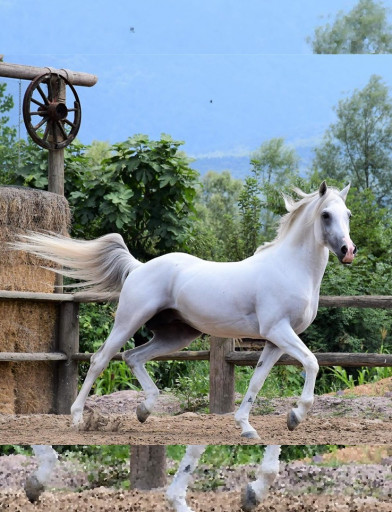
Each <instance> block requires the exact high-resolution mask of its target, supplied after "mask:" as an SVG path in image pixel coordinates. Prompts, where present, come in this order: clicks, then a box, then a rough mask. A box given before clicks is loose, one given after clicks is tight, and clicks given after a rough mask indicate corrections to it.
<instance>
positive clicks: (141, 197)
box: [4, 135, 198, 260]
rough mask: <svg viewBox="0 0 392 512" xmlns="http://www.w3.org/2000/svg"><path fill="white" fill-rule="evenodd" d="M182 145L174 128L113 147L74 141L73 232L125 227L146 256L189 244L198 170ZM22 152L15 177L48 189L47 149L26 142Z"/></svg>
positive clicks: (69, 166) (92, 234)
mask: <svg viewBox="0 0 392 512" xmlns="http://www.w3.org/2000/svg"><path fill="white" fill-rule="evenodd" d="M181 144H182V142H178V141H174V140H173V139H171V137H169V136H168V135H162V137H161V140H159V141H151V140H149V138H148V137H147V136H145V135H136V136H134V137H132V138H129V139H127V140H126V141H125V142H122V143H119V144H115V145H114V146H113V147H112V148H110V147H108V146H107V145H106V144H98V143H95V144H94V145H92V146H90V147H86V146H84V145H82V144H80V143H78V142H74V143H73V144H72V145H71V146H69V147H68V148H67V149H66V152H65V192H66V197H67V199H68V201H69V203H70V206H71V209H72V213H73V226H72V235H73V236H78V237H83V238H86V239H90V238H96V237H98V236H101V235H104V234H107V233H112V232H118V233H120V234H121V235H122V236H123V238H124V240H125V242H126V243H127V245H128V246H129V247H130V249H131V250H132V252H133V254H134V255H135V257H137V258H140V259H144V260H145V259H148V258H150V257H152V256H157V255H159V254H162V253H164V252H168V251H175V250H184V249H186V247H187V244H188V243H189V242H190V241H191V239H192V238H193V236H194V233H193V231H192V227H193V224H192V222H193V218H194V214H193V211H194V206H193V203H194V200H195V195H196V189H197V181H196V180H197V176H198V174H197V172H196V171H194V170H193V169H191V168H190V167H189V164H190V160H189V159H188V158H187V157H186V156H185V154H184V153H183V152H181V151H180V150H179V146H180V145H181ZM102 157H104V159H103V160H101V158H102ZM21 158H22V165H21V167H20V168H15V169H14V170H13V173H12V176H11V177H7V179H8V182H9V183H12V184H16V185H22V186H30V187H34V188H46V187H47V154H46V152H44V151H42V150H41V149H38V148H37V146H36V145H34V144H32V143H30V142H29V143H25V142H23V143H22V148H21ZM4 179H5V177H4Z"/></svg>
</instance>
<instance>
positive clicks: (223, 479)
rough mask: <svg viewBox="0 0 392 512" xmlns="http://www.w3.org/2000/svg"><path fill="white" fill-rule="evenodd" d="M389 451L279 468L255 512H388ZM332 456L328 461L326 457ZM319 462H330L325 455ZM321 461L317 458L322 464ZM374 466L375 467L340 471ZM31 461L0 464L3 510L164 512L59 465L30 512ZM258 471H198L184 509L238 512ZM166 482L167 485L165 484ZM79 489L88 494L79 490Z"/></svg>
mask: <svg viewBox="0 0 392 512" xmlns="http://www.w3.org/2000/svg"><path fill="white" fill-rule="evenodd" d="M391 452H392V447H382V448H380V446H376V447H366V449H364V448H363V447H348V448H345V449H343V450H339V451H338V453H335V454H333V456H334V458H335V461H336V462H337V463H338V465H337V466H322V465H316V464H310V463H308V462H305V461H294V462H290V463H283V462H282V463H281V464H280V472H279V475H278V477H277V479H276V481H275V483H274V484H273V487H272V488H271V491H270V492H269V494H268V496H267V497H266V499H265V501H264V502H263V503H262V504H261V505H260V506H259V507H258V508H257V511H258V512H266V511H269V512H271V511H275V512H291V511H292V512H294V511H295V512H297V511H308V512H315V511H325V512H327V511H328V512H367V511H369V512H375V511H380V512H387V511H388V512H391V511H392V480H391V478H390V471H391V463H392V458H391V457H390V456H389V455H388V454H390V453H391ZM329 455H332V454H329ZM323 457H325V458H326V459H328V455H327V454H325V455H324V456H323ZM323 457H322V458H323ZM361 457H362V458H363V457H365V458H366V459H373V458H374V459H375V461H377V463H367V464H359V463H356V462H350V463H349V464H348V463H347V464H339V460H344V461H346V462H349V461H351V460H352V458H353V459H354V460H355V459H356V460H360V458H361ZM35 467H36V466H35V462H34V458H33V457H26V456H22V455H11V456H3V457H0V510H7V511H10V512H22V511H23V512H25V511H26V512H41V511H45V512H49V511H56V512H57V511H58V512H62V511H72V512H74V511H76V510H77V511H78V512H87V511H89V512H90V511H91V510H94V511H97V512H101V511H102V512H103V511H105V512H112V511H116V510H118V511H127V512H133V511H134V512H136V511H138V512H147V511H148V512H151V510H154V511H155V512H168V511H170V510H171V509H170V508H169V506H168V505H167V504H166V500H165V496H164V491H163V490H157V491H137V490H133V491H124V490H122V491H119V490H113V489H109V488H104V487H98V488H95V489H86V487H88V486H89V485H90V486H91V484H90V483H89V481H88V478H87V474H86V473H85V471H84V469H83V467H82V466H78V465H77V463H75V462H72V461H70V460H64V459H63V460H60V462H59V463H58V464H57V466H56V468H55V470H54V472H53V474H52V477H51V480H50V482H49V485H50V487H51V489H50V490H48V491H46V492H45V493H44V494H43V495H42V496H41V498H40V500H39V502H38V503H36V504H31V503H30V502H29V501H28V500H27V498H26V496H25V493H24V491H23V484H24V481H25V478H26V476H27V475H29V474H31V472H32V471H33V470H34V469H35ZM256 469H257V465H255V464H250V465H247V466H234V467H231V468H221V469H220V470H217V471H218V472H217V473H215V474H214V475H211V470H210V468H209V466H203V465H202V466H200V468H198V470H197V471H196V473H195V475H194V479H193V482H191V484H190V490H189V492H188V497H187V501H188V504H189V505H190V506H191V507H192V508H193V510H194V511H198V512H207V511H208V512H211V511H215V512H227V511H228V510H230V511H233V512H236V511H239V510H240V506H241V489H243V488H244V487H245V486H246V484H247V483H248V482H249V481H252V480H254V478H255V476H254V475H255V471H256ZM170 478H171V477H169V479H170ZM212 478H214V479H215V480H217V479H219V481H220V484H219V486H218V487H217V489H216V490H214V491H212V490H209V491H204V492H203V491H201V490H200V489H202V488H203V486H204V489H206V488H207V489H208V488H209V487H208V486H209V485H211V479H212ZM81 488H84V489H86V490H80V489H81Z"/></svg>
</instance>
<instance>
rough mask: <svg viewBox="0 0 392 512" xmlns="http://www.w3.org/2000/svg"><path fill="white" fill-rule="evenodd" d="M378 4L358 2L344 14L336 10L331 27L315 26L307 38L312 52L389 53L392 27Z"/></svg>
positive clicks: (384, 11) (369, 0)
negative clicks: (311, 34) (310, 35)
mask: <svg viewBox="0 0 392 512" xmlns="http://www.w3.org/2000/svg"><path fill="white" fill-rule="evenodd" d="M388 10H389V9H386V8H385V7H384V6H383V4H382V3H381V2H375V1H374V0H360V1H359V2H358V4H357V5H355V6H354V8H353V9H352V10H351V11H350V12H348V13H347V14H345V13H344V12H343V11H339V12H338V13H337V15H336V18H335V21H334V22H333V23H332V24H329V23H327V24H326V25H324V26H320V27H317V28H316V29H315V31H314V35H313V37H312V38H311V37H308V38H307V42H308V43H309V44H310V45H311V47H312V50H313V53H319V54H328V53H329V54H331V53H333V54H337V53H391V52H392V25H391V24H390V23H388V19H387V15H388Z"/></svg>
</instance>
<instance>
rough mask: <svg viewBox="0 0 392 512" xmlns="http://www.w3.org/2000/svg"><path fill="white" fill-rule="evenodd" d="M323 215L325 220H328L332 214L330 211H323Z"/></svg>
mask: <svg viewBox="0 0 392 512" xmlns="http://www.w3.org/2000/svg"><path fill="white" fill-rule="evenodd" d="M321 217H322V218H323V219H324V220H328V219H329V218H330V217H331V216H330V215H329V213H328V212H323V213H322V214H321Z"/></svg>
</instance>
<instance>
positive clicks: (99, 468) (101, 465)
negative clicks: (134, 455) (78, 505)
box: [54, 445, 130, 489]
mask: <svg viewBox="0 0 392 512" xmlns="http://www.w3.org/2000/svg"><path fill="white" fill-rule="evenodd" d="M54 448H55V449H56V450H57V451H58V452H59V453H61V454H62V458H67V459H69V460H71V461H74V462H75V463H76V464H78V465H79V464H80V465H81V466H82V468H83V470H84V471H86V472H87V475H88V480H89V486H88V487H89V488H95V487H100V486H104V487H114V488H117V489H118V488H120V489H129V486H130V482H129V446H123V445H108V446H105V445H103V446H92V445H90V446H74V447H69V446H63V447H57V446H55V447H54Z"/></svg>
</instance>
